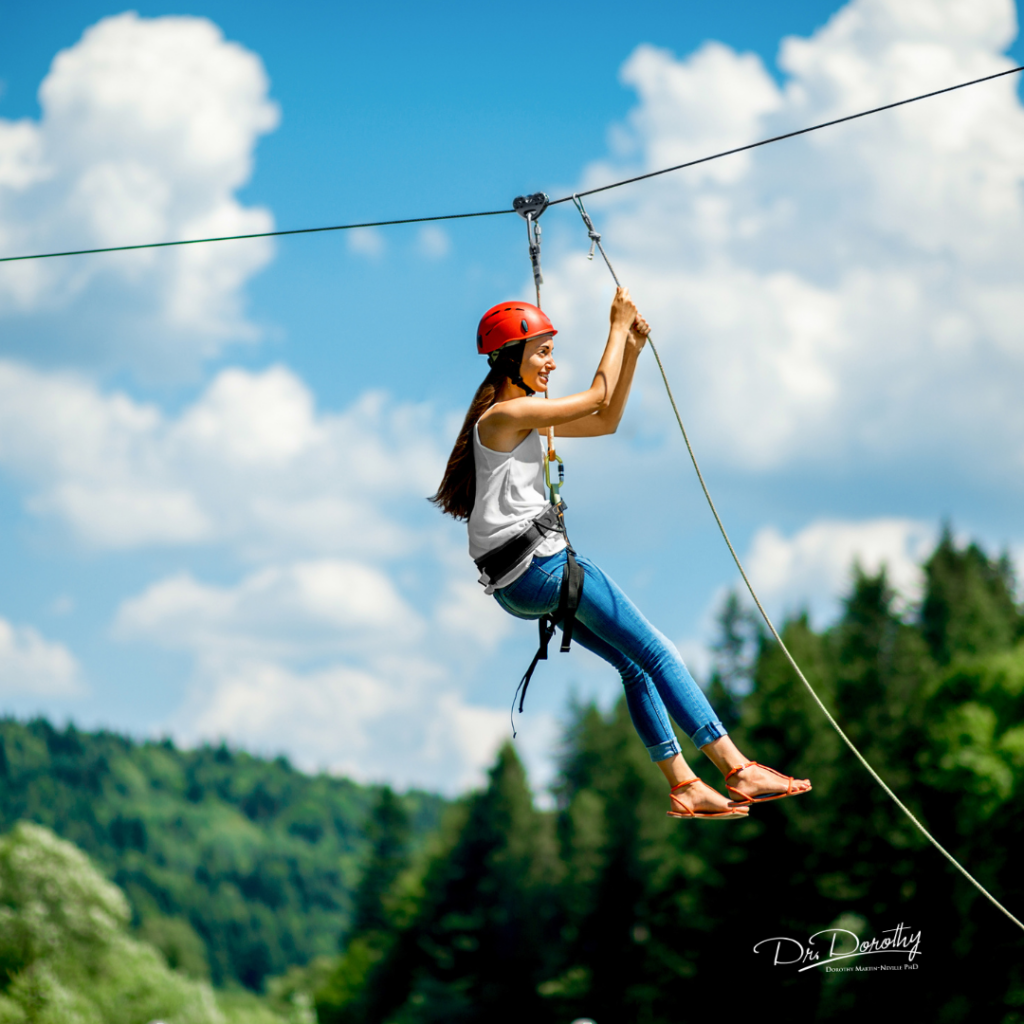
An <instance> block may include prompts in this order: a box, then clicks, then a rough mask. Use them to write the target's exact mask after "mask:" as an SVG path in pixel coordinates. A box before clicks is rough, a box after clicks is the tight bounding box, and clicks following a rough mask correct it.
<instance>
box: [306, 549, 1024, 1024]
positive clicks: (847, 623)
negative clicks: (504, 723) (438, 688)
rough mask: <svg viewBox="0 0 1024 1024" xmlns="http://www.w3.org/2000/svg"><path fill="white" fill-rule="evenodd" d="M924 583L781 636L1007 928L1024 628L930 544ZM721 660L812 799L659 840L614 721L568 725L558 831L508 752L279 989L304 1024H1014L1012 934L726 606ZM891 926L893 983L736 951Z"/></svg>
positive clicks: (1016, 938) (958, 563) (743, 741)
mask: <svg viewBox="0 0 1024 1024" xmlns="http://www.w3.org/2000/svg"><path fill="white" fill-rule="evenodd" d="M926 580H927V590H926V594H925V597H924V600H923V603H922V604H921V606H920V607H919V608H917V609H915V610H913V611H912V612H910V613H909V614H907V615H903V616H901V615H899V614H897V613H896V611H895V610H894V605H893V595H892V594H891V592H890V590H889V588H888V586H887V584H886V581H885V576H884V574H881V575H878V576H868V575H864V574H863V573H857V574H856V577H855V580H854V583H853V586H852V589H851V592H850V594H849V595H848V597H847V599H846V604H845V611H844V614H843V615H842V617H841V618H840V620H839V621H838V622H836V623H835V624H834V625H833V626H832V627H831V628H829V629H827V630H825V631H824V632H816V631H815V630H813V629H812V628H811V627H810V625H809V624H808V622H807V620H806V618H797V619H794V620H793V621H790V622H789V623H788V624H787V625H786V628H785V638H786V641H787V643H788V644H789V645H790V647H791V648H792V650H793V651H794V653H795V654H796V656H797V658H798V659H799V660H800V661H801V662H802V664H803V666H804V668H805V670H806V671H807V673H808V675H809V676H810V677H811V678H812V679H813V680H814V681H815V683H816V684H817V687H818V689H819V691H820V693H821V695H822V696H823V698H824V699H825V700H826V701H827V703H828V704H829V705H830V706H831V707H833V708H835V709H836V711H837V713H838V717H839V718H840V720H841V721H842V723H843V724H844V725H845V727H846V728H847V729H848V730H849V732H850V733H851V735H852V736H853V738H854V740H855V741H856V742H857V743H858V744H859V745H860V746H861V748H862V749H863V751H864V752H865V753H866V755H867V756H868V758H869V760H870V761H871V762H872V763H873V764H874V765H875V767H876V768H877V769H878V770H879V771H880V772H881V774H882V775H883V777H884V778H886V779H887V781H888V782H889V783H890V785H891V786H892V787H893V788H894V789H895V790H896V791H897V792H898V793H899V794H900V795H901V797H902V799H904V801H906V802H907V803H908V804H909V805H910V806H911V807H912V808H913V809H914V811H915V812H916V813H917V814H919V815H920V816H921V817H922V818H923V819H924V821H925V822H926V823H927V824H928V825H929V826H930V828H931V829H932V830H933V831H934V833H935V834H936V835H937V836H938V837H939V838H940V840H941V841H942V842H943V843H944V844H945V845H946V846H947V848H948V849H950V851H951V852H952V853H953V854H954V855H955V856H956V857H958V858H959V859H960V860H962V862H963V863H964V864H965V865H967V866H968V867H969V869H970V870H971V871H972V872H973V873H974V874H975V875H976V876H977V877H978V878H979V879H981V880H982V881H983V883H984V884H985V885H987V886H988V887H990V889H991V890H992V892H993V893H994V894H995V895H996V896H997V897H998V898H999V899H1001V900H1002V901H1003V902H1004V903H1005V904H1006V905H1007V906H1008V907H1010V908H1011V909H1013V910H1015V911H1016V913H1017V914H1018V916H1021V915H1022V912H1024V876H1022V874H1021V872H1020V869H1019V864H1020V861H1021V857H1022V854H1024V816H1022V815H1021V814H1020V797H1021V792H1022V783H1024V724H1022V723H1024V645H1022V636H1024V619H1022V616H1021V611H1020V608H1019V607H1018V606H1017V604H1016V603H1015V600H1014V587H1013V578H1012V573H1011V571H1010V565H1009V562H1008V560H1006V559H1005V558H1004V559H997V560H992V559H990V558H988V557H987V556H986V555H985V554H984V552H982V551H981V550H980V549H978V548H977V547H973V546H972V547H970V548H967V549H966V550H958V549H957V548H956V547H955V545H954V544H953V542H952V540H951V538H950V537H949V536H948V535H947V536H946V537H944V538H943V540H942V543H941V544H940V545H939V547H938V549H937V550H936V551H935V552H934V554H933V555H932V557H931V559H930V560H929V562H928V563H927V566H926ZM718 655H719V660H718V668H717V672H716V676H715V679H714V682H713V687H712V688H713V689H714V690H715V691H716V701H717V703H718V705H719V706H720V707H721V706H723V705H725V706H726V707H727V711H728V713H729V715H730V718H731V719H732V720H733V722H734V723H735V728H734V730H733V731H734V735H735V736H736V738H737V739H738V741H739V743H740V746H741V749H746V748H749V750H750V752H751V753H753V754H754V755H755V756H756V757H757V758H758V759H759V760H762V761H764V762H767V763H770V764H773V765H777V766H778V767H779V768H781V769H783V770H785V771H786V772H789V773H792V774H795V775H799V776H808V777H810V778H811V779H812V780H813V784H814V790H813V792H812V793H811V794H809V795H807V796H804V797H800V798H798V799H790V800H782V801H778V802H775V803H772V804H767V805H765V806H761V807H757V808H755V809H754V810H753V811H752V813H751V815H750V819H749V820H748V821H742V820H741V821H721V822H696V821H678V820H673V819H670V818H668V817H666V815H665V811H666V810H667V808H668V797H667V792H666V787H665V785H664V782H663V780H662V779H661V777H660V775H659V773H658V772H657V770H656V769H654V768H653V766H652V765H651V764H650V763H649V762H648V761H647V759H646V752H645V751H644V749H643V747H642V746H641V744H640V743H639V742H638V740H637V738H636V736H635V734H634V731H633V728H632V726H631V724H630V722H629V719H628V715H627V714H626V711H625V708H624V705H622V704H620V705H619V706H618V707H617V708H616V709H615V710H614V711H613V712H612V713H611V714H609V715H603V714H601V713H599V712H598V711H597V710H595V709H594V708H593V707H582V708H578V709H577V710H576V714H575V721H574V724H573V726H572V728H571V730H570V732H569V734H568V736H567V737H566V743H565V748H564V754H563V759H562V767H561V773H560V780H559V785H558V809H557V811H556V812H554V813H551V812H542V811H538V810H537V809H536V808H535V807H534V806H533V804H532V802H531V798H530V793H529V790H528V788H527V785H526V780H525V778H524V774H523V771H522V768H521V766H520V764H519V762H518V760H517V758H516V756H515V753H514V752H513V750H512V748H511V747H507V748H506V749H505V750H504V751H503V752H502V753H501V755H500V757H499V758H498V761H497V763H496V764H495V766H494V768H493V769H492V771H491V776H490V784H489V786H488V788H487V789H486V790H485V791H483V792H481V793H479V794H475V795H473V796H470V797H468V798H467V799H466V800H465V801H463V802H462V803H461V804H460V805H459V806H458V807H456V808H453V809H452V811H451V812H450V814H449V816H448V819H447V821H446V823H445V827H444V829H443V832H442V835H441V837H440V839H439V847H438V849H437V851H436V852H435V855H434V856H433V857H432V858H431V859H430V860H428V861H427V862H426V864H425V865H424V866H423V867H422V868H414V869H409V870H407V871H406V872H404V873H399V874H396V875H395V879H396V880H395V882H394V883H393V884H392V885H391V886H390V888H388V889H387V890H386V891H382V890H381V889H380V887H379V886H378V887H377V894H378V895H377V897H376V907H377V910H378V912H377V914H376V915H369V916H367V917H366V923H365V925H364V926H363V927H362V928H359V927H357V928H355V929H354V931H353V934H352V935H351V936H350V941H349V946H348V950H347V952H346V954H345V955H344V956H343V957H340V958H337V959H335V960H333V961H331V962H320V963H318V964H316V965H314V967H313V968H311V969H309V970H307V971H306V972H304V973H303V972H293V975H292V977H291V983H292V985H293V987H294V988H295V989H296V990H298V989H300V988H302V987H303V986H305V987H307V988H308V989H309V990H311V991H312V992H313V993H314V995H315V1000H316V1005H317V1008H318V1013H319V1020H320V1024H381V1022H384V1021H401V1022H403V1024H410V1022H422V1024H426V1022H440V1021H445V1022H458V1021H466V1022H469V1021H478V1020H500V1021H512V1020H530V1021H535V1022H551V1024H555V1022H560V1021H569V1020H572V1019H574V1018H576V1017H582V1016H585V1017H592V1018H594V1019H595V1020H598V1021H608V1022H630V1024H678V1022H680V1021H690V1020H698V1019H701V1018H706V1017H710V1016H712V1015H716V1016H717V1015H720V1014H721V1013H722V1012H723V1009H724V1008H728V1009H729V1010H731V1011H732V1012H734V1013H737V1012H745V1013H751V1012H759V1011H763V1009H764V1008H765V1007H766V1006H769V1005H770V1006H778V1007H785V1019H787V1020H793V1021H816V1020H817V1021H825V1020H827V1021H844V1022H845V1021H849V1022H851V1024H853V1022H859V1024H863V1022H864V1021H865V1020H878V1021H889V1020H894V1019H896V1017H894V1012H895V1011H894V1008H895V1007H896V1006H897V1005H899V1006H902V1007H904V1008H905V1009H906V1010H907V1011H908V1015H907V1019H915V1020H928V1021H944V1022H954V1021H968V1020H970V1021H982V1020H984V1021H993V1022H1003V1024H1011V1022H1018V1024H1019V1022H1020V1021H1022V1020H1024V968H1022V965H1024V935H1022V933H1021V932H1020V930H1019V929H1017V928H1016V927H1015V926H1014V925H1013V924H1012V923H1011V922H1009V921H1008V920H1007V919H1006V918H1005V917H1004V916H1003V915H1001V914H1000V913H999V912H998V911H997V910H996V909H995V908H994V907H993V906H992V905H991V904H990V903H988V902H987V901H986V900H985V899H984V898H983V897H981V896H980V895H979V894H978V893H977V892H976V890H974V889H973V888H971V887H970V886H969V885H968V883H966V882H965V881H964V879H963V878H962V877H961V876H960V875H958V874H957V873H956V872H955V871H954V870H953V869H951V868H950V867H949V866H948V865H947V863H946V862H945V861H944V860H943V859H942V858H941V857H940V855H939V854H938V853H937V852H936V851H935V850H934V849H933V848H931V847H930V846H929V845H927V844H926V843H925V841H924V840H923V839H922V838H921V837H920V835H919V834H918V833H917V832H916V831H915V830H914V829H913V827H912V826H911V825H910V824H909V823H908V822H907V820H906V818H905V817H903V816H902V814H901V813H900V812H899V810H898V809H897V808H896V807H895V806H894V805H893V804H892V803H891V801H890V800H889V799H888V798H887V797H886V796H885V795H884V793H883V792H882V791H881V790H880V789H879V788H878V787H877V786H876V785H875V784H874V783H873V782H872V781H871V779H870V777H869V776H868V775H867V774H866V773H865V772H864V771H863V769H862V768H861V767H860V766H859V765H858V764H857V763H856V761H855V760H854V759H853V757H852V756H851V755H850V754H849V753H848V751H847V750H846V748H845V747H843V746H842V744H841V742H840V740H839V739H838V738H837V736H836V735H835V734H834V733H833V732H832V731H831V729H830V728H829V727H828V726H827V724H826V723H825V722H824V721H823V719H822V717H821V715H820V712H819V711H818V710H817V709H816V708H815V707H814V706H813V704H812V703H811V701H810V699H809V697H808V696H807V695H806V692H805V691H804V690H803V688H802V686H801V685H800V684H799V683H798V682H797V680H796V679H795V678H794V676H793V673H792V671H791V669H790V668H789V667H788V665H787V664H786V663H785V661H784V659H783V657H782V656H781V655H780V653H779V651H778V650H777V648H776V647H775V646H774V645H773V644H771V643H769V642H768V641H767V640H766V639H765V637H764V635H763V634H762V633H760V631H759V630H758V629H757V627H756V626H755V625H754V623H753V621H752V620H751V619H750V618H749V617H748V616H747V615H746V614H744V613H743V612H742V610H741V608H740V606H739V605H738V603H737V602H736V601H735V600H732V601H730V602H728V603H727V605H726V607H725V609H724V611H723V615H722V638H721V642H720V644H719V650H718ZM556 666H557V662H556V663H554V665H553V666H552V668H554V667H556ZM549 671H551V670H549ZM701 760H703V759H701ZM699 767H700V770H701V772H702V774H703V775H704V777H705V778H706V779H707V780H708V781H709V782H711V783H712V784H717V785H718V786H721V779H720V777H716V773H714V772H713V771H710V772H709V771H707V765H706V764H704V765H700V766H699ZM380 849H383V846H382V845H381V844H379V843H378V844H376V845H375V850H378V852H379V850H380ZM377 859H378V860H379V859H380V858H377ZM370 863H371V864H372V863H374V858H371V861H370ZM381 863H383V861H381ZM370 895H372V894H367V899H369V897H370ZM370 901H371V902H372V900H370ZM901 924H902V925H903V926H904V928H905V929H908V930H909V929H912V930H913V931H914V932H919V933H920V936H921V945H920V950H921V952H920V955H919V956H918V957H917V958H916V959H915V960H914V962H913V967H912V969H911V970H894V971H892V972H891V973H885V972H881V971H879V972H877V973H866V974H855V973H853V972H850V973H841V972H828V971H825V970H818V969H809V970H807V971H803V972H798V970H797V967H796V966H795V965H792V964H790V965H786V964H778V965H776V964H773V962H772V954H771V953H770V952H767V953H763V955H762V954H757V953H755V952H754V947H755V945H756V944H757V943H759V942H760V941H761V940H765V939H769V938H771V937H773V936H774V937H778V936H786V937H792V938H794V939H797V940H800V941H802V942H803V943H807V941H808V938H809V936H811V935H812V934H813V933H815V932H818V931H819V930H821V929H825V928H828V927H830V926H835V927H841V928H843V929H845V931H846V933H848V934H849V935H856V936H860V937H861V938H865V939H867V938H871V937H878V938H879V939H881V937H882V935H883V933H884V931H885V930H886V929H895V928H897V926H899V925H901ZM787 955H788V953H787ZM865 961H866V962H868V963H880V962H882V961H881V960H880V958H878V957H866V958H865ZM865 961H862V962H861V963H864V962H865ZM887 962H888V963H890V964H896V965H897V966H899V965H900V964H902V963H908V962H909V961H908V960H907V959H906V957H902V958H897V957H895V956H894V955H889V957H888V961H887ZM911 1007H912V1010H910V1009H909V1008H911ZM901 1013H902V1011H901ZM900 1019H902V1016H901V1018H900Z"/></svg>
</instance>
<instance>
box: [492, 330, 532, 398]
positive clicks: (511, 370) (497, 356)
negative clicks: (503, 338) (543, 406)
mask: <svg viewBox="0 0 1024 1024" xmlns="http://www.w3.org/2000/svg"><path fill="white" fill-rule="evenodd" d="M516 348H518V349H519V358H518V359H515V358H514V357H513V353H512V350H513V349H516ZM525 350H526V343H525V341H518V342H513V344H511V345H506V346H504V347H503V348H499V349H498V350H497V351H496V352H491V353H490V354H489V355H488V356H487V361H488V363H490V364H491V366H497V365H498V362H499V360H501V361H503V362H507V363H510V364H512V365H509V366H507V367H505V366H503V367H501V369H502V370H503V371H504V373H505V376H506V377H508V379H509V380H510V381H512V383H513V384H515V386H516V387H517V388H520V389H521V390H523V391H525V392H526V397H527V398H529V397H530V396H531V395H535V394H536V393H537V392H536V391H534V390H533V388H531V387H530V386H529V385H528V384H527V383H526V381H525V380H523V378H522V375H521V374H520V372H519V367H520V366H521V365H522V361H523V353H524V352H525ZM510 357H512V358H510Z"/></svg>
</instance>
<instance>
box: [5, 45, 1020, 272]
mask: <svg viewBox="0 0 1024 1024" xmlns="http://www.w3.org/2000/svg"><path fill="white" fill-rule="evenodd" d="M1019 71H1024V65H1021V66H1019V67H1014V68H1007V69H1006V70H1005V71H997V72H996V73H995V74H994V75H984V76H983V77H982V78H972V79H971V80H970V81H969V82H960V83H959V84H957V85H949V86H946V87H945V88H944V89H934V90H933V91H932V92H924V93H921V94H920V95H918V96H909V97H908V98H907V99H903V100H897V101H896V102H895V103H885V104H883V105H882V106H880V107H872V108H871V109H870V110H861V111H859V112H858V113H856V114H847V115H846V116H845V117H837V118H834V119H833V120H831V121H822V122H821V123H820V124H812V125H810V126H809V127H807V128H798V129H797V130H796V131H792V132H784V133H783V134H782V135H773V136H772V137H771V138H768V139H761V140H760V141H758V142H749V143H747V144H746V145H745V146H736V147H735V148H733V149H724V150H722V151H721V152H720V153H712V154H711V155H710V156H702V157H699V158H698V159H696V160H688V161H686V162H685V163H681V164H674V165H673V166H672V167H663V168H662V169H661V170H659V171H648V172H647V173H646V174H637V175H636V176H634V177H632V178H623V179H622V180H621V181H613V182H612V183H611V184H610V185H600V186H598V187H597V188H592V189H588V190H587V191H585V192H578V193H575V194H576V195H579V196H592V195H595V194H596V193H598V192H607V191H609V190H610V189H613V188H621V187H622V186H623V185H631V184H633V183H634V182H637V181H646V180H647V179H648V178H657V177H659V176H660V175H662V174H671V173H672V172H673V171H682V170H684V169H685V168H687V167H696V166H697V165H698V164H706V163H710V161H712V160H721V159H722V157H726V156H733V155H734V154H736V153H746V152H747V151H748V150H751V149H758V148H759V147H761V146H768V145H771V144H772V143H773V142H782V141H783V140H785V139H793V138H796V137H797V136H798V135H807V134H808V133H809V132H816V131H820V130H821V129H822V128H831V127H832V126H833V125H837V124H844V123H845V122H847V121H856V120H857V119H858V118H861V117H868V116H870V115H871V114H880V113H881V112H882V111H884V110H893V109H894V108H896V107H903V106H906V105H907V104H908V103H917V102H918V101H919V100H927V99H931V98H932V97H933V96H942V95H943V94H945V93H948V92H956V91H957V90H958V89H966V88H968V87H969V86H972V85H980V84H981V83H982V82H991V81H993V80H994V79H996V78H1004V77H1005V76H1006V75H1014V74H1017V73H1018V72H1019ZM572 198H573V196H562V198H561V199H552V200H551V202H550V203H549V204H548V205H550V206H557V205H558V204H559V203H567V202H569V201H570V200H571V199H572ZM515 212H516V211H515V210H511V209H509V210H481V211H479V212H475V213H444V214H438V215H436V216H432V217H403V218H400V219H397V220H374V221H364V222H361V223H358V224H332V225H328V226H325V227H316V228H290V229H287V230H283V231H255V232H252V233H250V234H245V235H217V236H214V237H211V238H186V239H181V240H179V241H175V242H144V243H141V244H139V245H110V246H106V247H104V248H96V249H69V250H67V251H65V252H40V253H32V254H30V255H26V256H0V263H16V262H19V261H21V260H48V259H54V258H55V257H58V256H90V255H93V254H95V253H101V252H129V251H131V250H134V249H168V248H171V247H172V246H178V245H204V244H205V243H207V242H238V241H242V240H245V239H249V238H282V237H284V236H286V235H314V234H319V233H320V232H324V231H354V230H356V229H357V228H386V227H392V226H395V225H399V224H427V223H430V222H433V221H443V220H467V219H469V218H471V217H499V216H502V215H503V214H507V213H515Z"/></svg>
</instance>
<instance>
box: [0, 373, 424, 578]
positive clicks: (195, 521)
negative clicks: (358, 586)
mask: <svg viewBox="0 0 1024 1024" xmlns="http://www.w3.org/2000/svg"><path fill="white" fill-rule="evenodd" d="M0 466H2V467H5V468H6V469H7V470H8V471H10V472H12V473H13V474H15V475H17V476H19V477H21V478H22V479H23V480H25V481H26V482H27V483H28V486H29V490H30V498H29V503H30V507H31V508H33V509H34V510H35V511H36V512H37V513H39V514H41V515H45V516H49V517H53V518H55V519H57V520H59V521H61V522H63V523H65V524H67V525H68V526H69V527H70V528H71V529H72V530H73V531H74V533H75V534H77V535H78V536H79V537H80V538H81V539H82V540H83V541H84V542H86V543H88V544H90V545H94V546H96V547H100V548H115V549H117V548H120V549H130V548H137V547H141V546H146V545H153V544H163V545H168V544H170V545H181V544H198V543H203V544H213V543H226V544H228V545H230V546H232V547H233V548H234V550H236V551H241V552H243V553H244V554H245V555H246V557H253V558H255V557H262V558H266V557H271V556H273V554H274V553H275V552H282V551H283V552H286V553H288V554H294V553H298V552H311V553H315V554H317V555H321V556H322V555H327V554H340V553H345V552H361V553H363V554H374V555H380V554H392V555H398V554H401V553H408V552H409V551H410V550H411V549H412V548H413V547H415V546H416V545H417V544H420V543H422V542H423V541H422V540H417V539H416V538H415V537H414V536H413V535H412V534H411V533H410V532H409V530H408V529H407V528H405V527H404V526H402V525H401V523H400V518H401V516H400V515H399V514H398V513H392V514H389V512H388V506H389V503H391V502H395V501H396V500H397V502H398V503H402V502H404V503H405V504H406V505H407V504H408V502H409V499H410V498H418V499H422V498H424V497H425V496H426V495H428V494H430V493H432V491H433V490H434V488H435V487H436V486H437V481H438V480H439V479H440V476H441V471H442V469H443V466H444V455H443V452H442V448H441V444H440V441H439V440H437V436H436V431H435V430H434V429H433V424H432V420H431V414H430V412H429V410H428V409H426V408H423V407H414V406H409V405H395V404H393V403H390V402H388V401H387V399H386V398H385V397H384V396H383V395H380V394H368V395H365V396H363V398H362V399H360V400H359V401H358V402H357V403H356V404H355V405H353V406H352V407H351V408H350V409H348V410H346V411H345V412H343V413H339V414H328V413H323V412H318V410H317V409H316V407H315V403H314V400H313V396H312V394H311V393H310V391H309V389H308V387H307V386H306V385H305V384H304V383H303V382H302V381H301V380H299V379H298V378H297V377H296V376H295V375H294V374H293V373H291V372H290V371H289V370H287V369H285V368H283V367H272V368H270V369H268V370H264V371H262V372H259V373H251V372H248V371H245V370H238V369H228V370H224V371H222V372H221V373H219V374H218V375H217V376H216V377H215V378H214V379H213V380H212V381H211V382H210V384H209V385H208V386H207V387H206V389H205V390H204V391H203V392H202V393H201V394H200V395H199V397H198V398H197V399H196V401H195V402H194V403H193V404H192V405H190V406H188V407H187V408H186V409H184V410H183V411H182V412H181V413H180V414H179V415H178V416H176V417H169V416H166V415H165V414H164V413H162V412H161V411H160V410H159V409H157V408H156V407H155V406H153V405H149V404H145V403H141V402H137V401H136V400H134V399H132V398H130V397H128V396H127V395H124V394H122V393H119V392H104V391H102V390H100V389H99V388H98V387H96V386H95V385H94V384H92V383H90V382H88V381H85V380H83V379H81V378H78V377H75V376H72V375H67V374H52V373H42V372H39V371H37V370H32V369H29V368H27V367H25V366H22V365H20V364H17V363H12V362H3V361H0ZM422 505H423V508H424V510H425V511H428V509H427V505H426V502H425V501H424V502H422ZM416 508H419V505H418V504H417V506H416Z"/></svg>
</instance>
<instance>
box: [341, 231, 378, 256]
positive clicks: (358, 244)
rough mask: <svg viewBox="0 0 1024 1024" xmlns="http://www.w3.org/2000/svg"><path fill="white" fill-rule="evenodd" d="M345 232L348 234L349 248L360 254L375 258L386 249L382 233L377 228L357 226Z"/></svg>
mask: <svg viewBox="0 0 1024 1024" xmlns="http://www.w3.org/2000/svg"><path fill="white" fill-rule="evenodd" d="M346 234H347V235H348V247H349V250H350V251H351V252H354V253H357V254H358V255H360V256H367V257H369V258H370V259H372V260H377V259H380V257H381V256H383V255H384V251H385V249H387V242H385V241H384V235H383V234H382V233H381V232H380V231H378V230H377V228H359V229H357V230H355V231H348V232H346Z"/></svg>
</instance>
